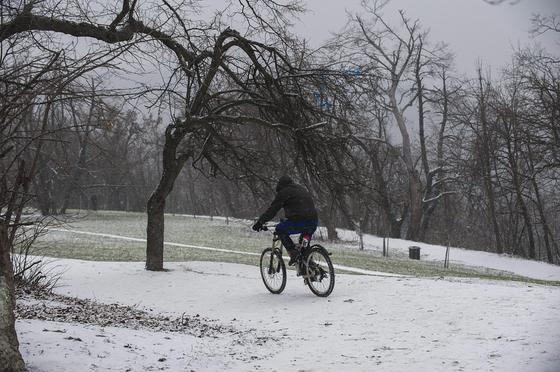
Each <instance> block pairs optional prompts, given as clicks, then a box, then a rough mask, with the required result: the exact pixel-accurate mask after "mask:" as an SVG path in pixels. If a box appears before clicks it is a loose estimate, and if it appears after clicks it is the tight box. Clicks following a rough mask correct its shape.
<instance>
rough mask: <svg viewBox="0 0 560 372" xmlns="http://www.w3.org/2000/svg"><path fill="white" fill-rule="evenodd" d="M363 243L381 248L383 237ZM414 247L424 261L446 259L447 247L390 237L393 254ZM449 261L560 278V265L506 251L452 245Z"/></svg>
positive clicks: (343, 235) (349, 235)
mask: <svg viewBox="0 0 560 372" xmlns="http://www.w3.org/2000/svg"><path fill="white" fill-rule="evenodd" d="M337 232H338V234H339V237H340V239H342V240H347V241H356V240H358V236H357V234H356V233H355V232H353V231H349V230H342V229H337ZM364 244H365V249H372V250H381V247H382V246H383V238H381V237H377V236H375V235H369V234H364ZM411 246H417V247H420V259H422V260H431V261H443V260H444V258H445V250H446V247H445V246H442V245H433V244H426V243H419V242H414V241H409V240H404V239H389V254H390V255H391V254H392V253H393V254H394V252H395V251H396V252H398V254H400V255H407V256H408V247H411ZM449 260H450V262H451V263H456V264H461V265H468V266H477V267H487V268H491V269H496V270H503V271H509V272H511V273H513V274H517V275H521V276H525V277H528V278H533V279H541V280H558V281H560V266H559V265H552V264H549V263H546V262H540V261H531V260H526V259H523V258H519V257H511V256H508V255H505V254H503V255H499V254H496V253H491V252H482V251H473V250H468V249H464V248H455V247H451V248H450V251H449Z"/></svg>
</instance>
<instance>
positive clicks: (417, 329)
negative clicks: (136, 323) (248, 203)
mask: <svg viewBox="0 0 560 372" xmlns="http://www.w3.org/2000/svg"><path fill="white" fill-rule="evenodd" d="M395 243H396V242H394V241H393V247H394V248H396V244H395ZM426 251H429V249H425V250H424V249H423V253H424V254H426ZM57 264H58V265H63V266H65V267H66V272H65V274H64V277H63V281H62V282H61V284H62V285H63V286H61V287H59V288H58V289H57V290H56V292H57V293H59V294H65V295H70V296H76V297H79V298H84V299H94V300H96V301H98V302H102V303H120V304H124V305H134V306H137V307H139V308H145V309H151V310H152V311H153V312H156V313H161V314H168V315H172V316H178V317H180V316H181V314H183V313H186V314H191V315H194V314H203V315H204V316H205V317H207V318H210V319H213V320H214V321H216V322H219V323H222V324H224V325H228V326H234V327H236V328H237V329H239V330H240V332H241V334H251V333H257V334H265V335H268V336H273V337H274V338H275V339H276V340H275V341H273V342H272V343H270V344H268V343H267V344H266V345H264V346H263V345H261V344H259V343H258V342H255V339H256V338H251V337H248V338H246V342H239V338H238V336H236V335H234V334H232V333H224V334H221V335H219V336H218V338H208V337H203V338H197V337H194V336H191V335H185V334H177V333H173V334H169V333H165V332H152V331H146V330H131V329H123V328H114V327H99V326H93V325H87V326H84V325H78V324H69V323H55V322H48V321H39V320H18V321H17V324H16V328H17V330H18V333H19V337H20V343H21V345H20V348H21V351H22V353H23V356H24V358H25V360H26V361H27V363H28V365H29V366H30V367H31V370H32V371H63V372H64V371H75V370H76V366H80V367H79V368H80V369H81V370H92V371H93V370H118V371H124V370H127V369H129V370H131V371H141V370H157V369H160V368H161V369H167V370H170V371H183V370H191V369H192V370H204V371H206V370H210V371H213V370H233V371H250V370H272V371H281V370H311V371H314V370H315V371H318V370H326V371H337V370H342V369H343V370H353V371H369V370H372V369H374V368H377V369H380V370H388V371H409V370H414V371H503V370H508V371H538V372H543V371H544V372H547V371H550V372H552V371H558V370H560V332H558V330H560V311H559V310H560V288H559V287H555V286H541V285H533V284H527V283H519V282H505V281H487V280H479V279H447V280H438V279H430V278H394V277H375V276H365V275H344V274H339V275H337V277H336V286H335V289H334V292H333V294H332V295H331V296H330V297H328V298H326V299H324V298H319V297H316V296H314V295H313V294H311V292H310V291H309V290H308V289H307V288H306V287H305V286H304V285H303V282H302V280H301V278H296V277H295V274H294V273H293V272H292V271H290V272H289V277H288V284H287V287H286V289H285V291H284V293H283V294H281V295H272V294H270V293H268V292H267V291H266V289H265V288H264V285H263V284H262V282H261V279H260V274H259V270H258V268H257V267H254V266H247V265H239V264H229V263H210V262H188V263H168V264H166V268H167V269H168V271H164V272H148V271H145V270H144V268H143V263H127V262H118V263H117V262H89V261H79V260H65V259H64V260H57ZM45 329H46V330H63V331H65V333H60V332H50V331H44V330H45ZM98 335H104V336H105V337H100V336H98ZM69 336H70V337H72V338H68V337H69ZM76 338H79V339H80V340H81V341H77V340H76ZM247 340H248V341H247ZM251 340H252V341H251ZM125 345H129V346H128V347H125ZM161 358H164V360H162V361H158V360H160V359H161Z"/></svg>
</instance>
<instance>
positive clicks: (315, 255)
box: [304, 245, 334, 297]
mask: <svg viewBox="0 0 560 372" xmlns="http://www.w3.org/2000/svg"><path fill="white" fill-rule="evenodd" d="M304 266H305V269H306V275H305V280H306V283H307V285H308V286H309V289H310V290H311V292H313V293H314V294H315V295H317V296H319V297H327V296H328V295H330V294H331V292H332V291H333V289H334V267H333V264H332V261H331V258H330V255H329V252H327V250H326V249H325V248H323V247H321V246H320V245H314V246H313V247H311V249H310V250H309V253H308V254H307V255H306V257H305V263H304Z"/></svg>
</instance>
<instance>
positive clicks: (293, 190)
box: [253, 176, 318, 265]
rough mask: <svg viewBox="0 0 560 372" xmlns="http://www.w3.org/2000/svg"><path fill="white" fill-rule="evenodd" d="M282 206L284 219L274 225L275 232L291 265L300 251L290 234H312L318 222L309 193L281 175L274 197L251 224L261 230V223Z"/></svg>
mask: <svg viewBox="0 0 560 372" xmlns="http://www.w3.org/2000/svg"><path fill="white" fill-rule="evenodd" d="M282 208H284V214H285V216H286V219H285V220H282V221H281V222H280V223H279V224H278V225H277V226H276V233H277V234H278V237H279V238H280V241H281V242H282V244H283V245H284V247H285V248H286V250H287V251H288V254H289V255H290V261H289V262H288V265H293V264H294V263H295V262H296V261H297V258H298V255H299V253H300V252H299V250H298V249H297V248H296V245H295V244H294V242H293V240H292V239H291V238H290V234H301V233H304V234H309V235H313V233H314V232H315V230H316V229H317V223H318V220H317V210H316V209H315V205H314V204H313V198H312V197H311V194H310V193H309V192H308V191H307V190H306V189H305V188H304V187H302V186H300V185H297V184H295V183H294V182H293V181H292V179H291V178H290V177H288V176H282V177H280V179H279V180H278V184H277V185H276V197H275V198H274V200H273V201H272V203H271V204H270V206H269V207H268V209H267V210H266V211H265V212H264V213H263V214H262V215H261V216H260V217H259V219H258V220H257V222H256V223H255V224H254V225H253V230H255V231H260V230H262V226H263V224H264V223H266V222H268V221H270V220H271V219H273V218H274V216H276V213H278V211H279V210H280V209H282Z"/></svg>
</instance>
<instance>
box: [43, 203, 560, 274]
mask: <svg viewBox="0 0 560 372" xmlns="http://www.w3.org/2000/svg"><path fill="white" fill-rule="evenodd" d="M59 228H62V229H70V230H77V231H88V232H94V233H104V234H114V235H120V236H126V237H132V238H143V239H145V237H146V232H145V230H146V215H145V214H144V213H124V212H107V211H102V212H96V213H92V214H87V215H84V214H81V215H76V216H75V218H72V219H71V220H70V221H69V222H68V223H67V224H65V225H63V226H59ZM271 236H272V235H271V234H270V233H267V232H261V233H255V232H254V231H252V230H251V228H250V225H249V223H247V222H243V221H238V220H233V221H230V222H229V224H226V221H225V220H224V219H214V220H210V219H209V218H193V217H186V216H180V215H168V216H166V220H165V241H166V242H172V243H181V244H189V245H197V246H206V247H213V248H221V249H231V250H236V251H243V252H252V253H260V252H261V251H262V249H263V248H265V247H267V246H270V244H271ZM319 243H320V244H322V245H324V246H325V247H326V248H327V249H328V250H329V251H331V252H332V253H333V255H332V259H333V262H334V263H336V264H340V265H345V266H351V267H356V268H361V269H367V270H374V271H382V272H389V273H396V274H407V275H415V276H424V277H425V276H428V277H440V276H458V277H478V278H489V279H502V280H518V281H530V282H541V281H537V280H529V279H526V278H523V277H519V276H515V275H512V274H511V273H507V272H502V271H498V270H491V269H486V268H476V267H466V266H460V265H451V267H450V268H449V269H444V268H443V264H442V263H440V262H433V261H416V260H409V259H408V258H406V257H403V256H400V257H399V256H395V257H389V258H387V257H382V255H381V252H380V249H381V248H379V250H377V251H376V250H369V251H360V250H358V249H357V245H356V244H354V243H352V242H341V243H330V242H323V241H320V242H319ZM34 254H38V255H45V256H50V257H62V258H77V259H85V260H98V261H144V259H145V243H144V242H137V241H127V240H122V239H117V238H108V237H101V236H91V235H83V234H77V233H71V232H66V231H64V232H63V231H49V233H48V234H46V235H45V236H42V237H41V238H40V239H39V240H38V241H37V243H36V245H35V251H34ZM164 259H165V260H166V261H168V262H169V261H220V262H233V263H244V264H250V265H258V256H256V255H244V254H239V253H229V252H214V251H206V250H200V249H195V248H185V247H176V246H166V247H165V254H164ZM546 283H549V284H558V283H552V282H546Z"/></svg>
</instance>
